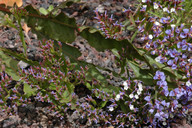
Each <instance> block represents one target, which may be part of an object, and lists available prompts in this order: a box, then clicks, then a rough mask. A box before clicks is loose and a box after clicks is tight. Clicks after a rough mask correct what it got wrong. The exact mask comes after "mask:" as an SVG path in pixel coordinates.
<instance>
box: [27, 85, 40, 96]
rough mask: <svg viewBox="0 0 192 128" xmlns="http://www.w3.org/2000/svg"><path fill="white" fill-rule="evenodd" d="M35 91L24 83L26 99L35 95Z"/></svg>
mask: <svg viewBox="0 0 192 128" xmlns="http://www.w3.org/2000/svg"><path fill="white" fill-rule="evenodd" d="M36 91H37V90H36V89H33V88H31V87H30V86H29V85H28V84H27V83H24V92H25V95H26V96H27V97H30V96H32V95H35V94H36Z"/></svg>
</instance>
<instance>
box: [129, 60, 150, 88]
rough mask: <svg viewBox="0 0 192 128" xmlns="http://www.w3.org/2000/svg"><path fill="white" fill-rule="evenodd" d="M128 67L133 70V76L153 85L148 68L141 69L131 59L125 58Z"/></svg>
mask: <svg viewBox="0 0 192 128" xmlns="http://www.w3.org/2000/svg"><path fill="white" fill-rule="evenodd" d="M127 63H128V64H129V66H130V68H131V69H132V70H133V72H134V75H135V78H134V79H139V80H141V81H143V82H144V83H145V84H146V85H153V76H152V74H150V69H142V68H141V67H140V66H139V65H138V64H136V63H135V62H133V61H129V60H127Z"/></svg>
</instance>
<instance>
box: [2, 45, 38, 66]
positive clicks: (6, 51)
mask: <svg viewBox="0 0 192 128" xmlns="http://www.w3.org/2000/svg"><path fill="white" fill-rule="evenodd" d="M0 50H1V51H3V52H4V53H6V54H8V55H10V56H13V57H15V58H16V59H18V60H22V61H23V62H25V63H28V64H29V65H36V66H38V65H39V63H38V62H37V61H32V60H29V59H27V58H26V57H25V56H24V55H23V54H22V53H21V54H19V53H17V52H13V51H11V50H9V49H5V48H0ZM14 67H15V66H14Z"/></svg>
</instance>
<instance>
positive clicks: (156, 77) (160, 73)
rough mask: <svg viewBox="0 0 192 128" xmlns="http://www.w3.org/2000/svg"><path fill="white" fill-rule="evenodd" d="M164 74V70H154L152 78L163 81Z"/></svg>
mask: <svg viewBox="0 0 192 128" xmlns="http://www.w3.org/2000/svg"><path fill="white" fill-rule="evenodd" d="M165 78H166V77H165V74H164V72H160V71H156V74H155V76H154V77H153V79H154V80H162V81H165Z"/></svg>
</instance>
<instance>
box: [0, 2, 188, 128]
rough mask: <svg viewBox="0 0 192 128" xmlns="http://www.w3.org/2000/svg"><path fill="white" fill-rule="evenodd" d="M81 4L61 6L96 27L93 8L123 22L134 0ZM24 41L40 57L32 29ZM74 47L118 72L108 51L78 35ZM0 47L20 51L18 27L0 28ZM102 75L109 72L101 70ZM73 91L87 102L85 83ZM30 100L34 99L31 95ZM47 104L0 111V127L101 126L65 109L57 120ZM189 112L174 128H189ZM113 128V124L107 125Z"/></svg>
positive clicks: (116, 80)
mask: <svg viewBox="0 0 192 128" xmlns="http://www.w3.org/2000/svg"><path fill="white" fill-rule="evenodd" d="M63 1H64V0H23V2H24V3H23V6H25V5H27V4H32V5H33V6H35V7H36V8H40V7H44V8H46V9H47V8H48V7H49V5H54V6H55V7H56V6H57V5H59V3H61V2H63ZM81 1H82V2H81V3H75V4H73V5H72V6H70V7H68V8H65V9H62V12H64V13H66V14H67V15H68V16H70V17H74V18H75V19H76V21H77V24H78V25H87V26H92V27H95V28H97V27H98V26H99V24H98V23H97V21H96V20H95V19H94V17H95V13H94V10H95V9H96V8H97V9H99V10H100V11H101V12H102V11H103V10H107V12H108V14H109V15H110V14H113V15H114V18H115V19H116V20H118V21H120V22H121V21H124V20H125V15H124V14H123V12H122V10H123V9H124V8H132V9H133V10H134V9H135V7H134V4H136V1H132V0H81ZM131 35H132V33H131V32H125V33H123V36H124V37H126V38H129V37H131ZM25 40H26V41H27V44H28V49H27V53H28V54H27V55H28V58H29V59H31V60H33V61H39V60H40V59H41V56H40V55H39V54H40V51H39V43H38V42H39V40H38V39H37V36H36V35H35V34H33V33H32V32H31V31H29V32H28V34H27V33H25ZM134 44H135V45H136V46H138V47H139V46H142V42H141V41H135V42H134ZM72 45H73V46H74V47H77V48H79V51H80V52H81V53H82V56H81V57H80V59H82V60H85V61H86V62H88V63H93V64H95V65H99V66H101V67H105V68H108V69H110V70H113V71H116V72H119V70H120V69H119V68H118V66H117V65H116V64H115V62H114V56H113V55H112V53H111V52H110V51H104V52H97V51H96V50H95V49H94V48H92V47H91V46H89V45H88V43H87V42H86V40H84V39H83V38H81V37H77V39H76V40H75V41H74V42H73V43H72ZM0 47H5V48H8V49H11V50H13V51H17V52H18V53H22V52H23V48H22V43H21V42H20V38H19V33H18V31H17V30H15V29H13V28H10V27H3V26H2V27H0ZM28 66H29V65H26V64H24V63H22V62H21V63H20V67H24V68H27V67H28ZM101 72H102V73H103V74H104V75H105V74H109V73H108V72H104V71H101ZM108 82H109V83H110V84H112V85H114V86H119V85H121V84H122V79H119V78H116V77H114V76H111V78H110V79H108ZM75 91H76V93H77V95H79V102H80V103H83V102H86V100H85V96H86V95H87V94H88V93H90V92H89V90H87V88H86V87H85V86H77V87H76V90H75ZM32 99H33V98H32ZM48 106H49V104H48V103H44V102H35V101H34V102H32V103H31V104H28V105H27V106H25V107H17V108H16V109H17V111H18V114H17V116H7V115H6V112H3V111H2V110H0V127H1V128H46V127H47V128H57V127H58V128H102V127H104V126H102V125H100V124H89V122H88V121H87V118H86V117H85V118H83V119H82V118H80V114H79V113H77V112H75V111H72V110H71V111H70V110H69V111H67V112H66V113H67V118H66V120H60V119H59V118H58V117H57V116H56V115H55V113H54V112H50V111H49V110H48ZM191 118H192V113H190V114H189V115H188V117H187V118H185V119H181V120H179V119H178V120H177V121H176V122H175V123H173V125H172V126H173V128H190V127H192V120H191ZM109 127H110V128H113V127H112V126H109Z"/></svg>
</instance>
